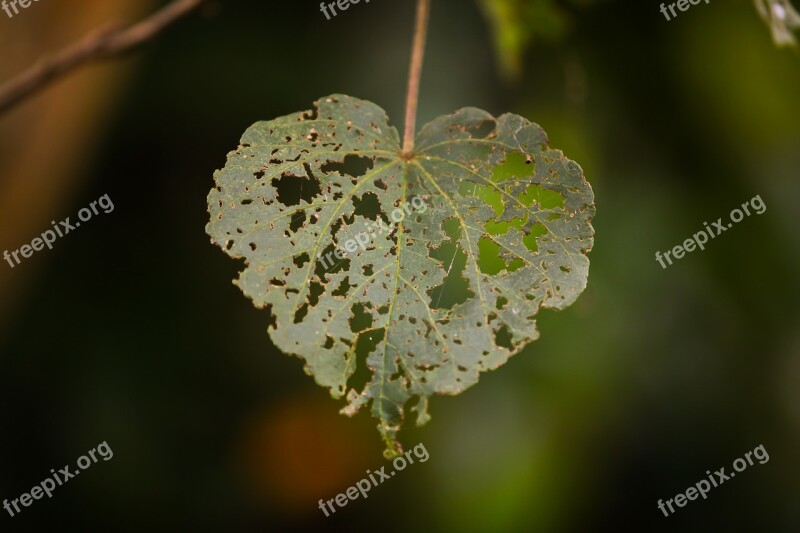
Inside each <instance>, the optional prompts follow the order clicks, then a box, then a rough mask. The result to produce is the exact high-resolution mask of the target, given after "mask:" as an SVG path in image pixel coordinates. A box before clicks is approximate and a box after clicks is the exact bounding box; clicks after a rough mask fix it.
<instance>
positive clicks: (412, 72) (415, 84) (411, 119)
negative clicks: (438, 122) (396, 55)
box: [403, 0, 431, 159]
mask: <svg viewBox="0 0 800 533" xmlns="http://www.w3.org/2000/svg"><path fill="white" fill-rule="evenodd" d="M430 11H431V1H430V0H418V1H417V22H416V27H415V28H414V44H413V49H412V52H411V66H410V67H409V70H408V92H407V93H406V124H405V126H406V129H405V134H404V136H403V157H404V158H406V159H410V158H411V157H413V155H414V135H415V134H416V124H417V102H418V101H419V81H420V77H421V76H422V59H423V57H424V56H425V38H426V36H427V33H428V18H429V15H430Z"/></svg>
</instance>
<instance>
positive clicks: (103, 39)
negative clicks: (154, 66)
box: [0, 0, 203, 114]
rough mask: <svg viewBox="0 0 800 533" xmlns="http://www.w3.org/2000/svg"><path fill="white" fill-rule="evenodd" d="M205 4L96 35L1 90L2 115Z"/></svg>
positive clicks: (191, 3)
mask: <svg viewBox="0 0 800 533" xmlns="http://www.w3.org/2000/svg"><path fill="white" fill-rule="evenodd" d="M202 4H203V0H175V1H174V2H172V3H171V4H169V5H167V6H166V7H165V8H163V9H162V10H161V11H158V12H156V13H154V14H153V15H151V16H150V17H149V18H146V19H145V20H143V21H141V22H139V23H138V24H135V25H133V26H131V27H130V28H128V29H125V30H122V29H119V28H118V27H117V26H116V25H112V26H107V27H105V28H102V29H100V30H97V31H94V32H92V33H90V34H88V35H86V37H84V38H83V39H81V40H80V41H78V42H76V43H74V44H72V45H70V46H68V47H67V48H64V49H63V50H61V51H59V52H57V53H55V54H53V55H52V56H50V57H46V58H43V59H41V60H39V61H38V62H37V63H36V64H35V65H33V66H32V67H30V68H29V69H28V70H26V71H25V72H23V73H21V74H19V75H18V76H16V77H15V78H13V79H11V80H10V81H8V82H6V83H4V84H3V85H2V86H0V114H2V113H5V112H6V111H8V110H9V109H10V108H11V107H13V106H14V105H16V104H18V103H19V102H21V101H23V100H24V99H26V98H28V97H30V96H32V95H33V94H35V93H37V92H38V91H40V90H42V89H43V88H44V87H46V86H47V85H49V84H50V83H52V82H53V81H55V80H57V79H58V78H60V77H62V76H64V75H66V74H68V73H69V72H71V71H72V70H74V69H76V68H78V67H80V66H82V65H83V64H85V63H90V62H92V61H99V60H103V59H109V58H112V57H114V56H117V55H121V54H124V53H125V52H128V51H130V50H132V49H134V48H136V47H137V46H139V45H141V44H143V43H145V42H147V41H149V40H151V39H153V38H154V37H155V36H156V35H158V34H159V33H161V32H162V31H163V30H165V29H166V28H168V27H169V26H171V25H172V24H173V23H175V22H176V21H178V20H180V19H181V18H183V17H185V16H186V15H188V14H190V13H192V12H193V11H195V10H196V9H198V8H199V7H200V6H201V5H202Z"/></svg>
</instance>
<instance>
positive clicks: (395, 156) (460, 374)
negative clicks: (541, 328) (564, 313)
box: [207, 95, 594, 455]
mask: <svg viewBox="0 0 800 533" xmlns="http://www.w3.org/2000/svg"><path fill="white" fill-rule="evenodd" d="M215 181H216V188H214V189H212V191H211V193H210V194H209V197H208V202H209V213H210V215H211V222H210V223H209V225H208V228H207V231H208V234H209V235H210V236H211V238H212V241H213V242H215V243H217V244H219V245H220V246H221V247H222V248H223V249H224V250H225V251H226V252H227V253H228V254H229V255H230V256H231V257H234V258H244V259H245V260H246V267H245V268H244V270H243V271H242V272H241V275H240V277H239V279H238V280H236V281H235V283H236V284H237V285H238V286H239V287H240V288H241V290H242V291H243V292H244V293H245V294H246V295H247V296H248V297H249V298H251V299H252V300H253V303H254V304H255V305H256V306H257V307H259V308H269V309H270V310H271V312H272V315H273V316H274V321H273V323H272V324H271V325H270V327H269V333H270V336H271V338H272V340H273V342H274V343H275V345H276V346H277V347H278V348H280V349H281V350H282V351H283V352H285V353H289V354H294V355H297V356H299V357H301V358H303V359H304V360H305V370H306V372H307V373H308V374H310V375H312V376H313V377H314V379H315V380H316V381H317V383H319V384H320V385H322V386H324V387H327V388H328V389H329V390H330V392H331V394H332V395H333V396H334V397H336V398H338V397H341V396H343V395H346V397H347V400H348V403H347V405H346V406H345V407H344V408H343V409H342V412H343V413H345V414H348V415H352V414H354V413H355V412H357V411H358V410H359V409H360V408H361V407H363V406H365V405H368V404H370V405H371V410H372V413H373V415H374V416H375V417H376V418H378V420H379V424H378V428H379V430H380V432H381V434H382V435H383V437H384V440H385V441H386V443H387V454H388V455H392V454H396V453H398V452H399V451H400V449H401V448H400V447H399V443H397V441H396V434H397V431H398V430H399V428H400V425H401V423H402V420H403V415H404V410H405V406H406V404H407V402H408V401H409V400H411V399H416V403H415V404H414V405H413V407H411V408H412V409H413V410H415V411H416V413H417V423H418V424H422V423H424V422H426V421H427V419H428V418H429V416H428V413H427V406H428V398H429V397H430V396H431V395H433V394H458V393H459V392H461V391H463V390H464V389H466V388H467V387H469V386H471V385H473V384H474V383H476V382H477V381H478V376H479V374H480V373H481V372H482V371H484V370H490V369H494V368H497V367H499V366H500V365H502V364H503V363H504V362H505V361H506V360H507V359H508V357H509V356H511V355H513V354H515V353H517V352H519V351H520V350H521V349H522V348H523V347H524V346H525V345H526V344H528V343H529V342H531V341H533V340H535V339H536V338H537V337H538V331H537V329H536V322H535V316H536V313H537V312H538V311H539V309H540V308H542V307H546V308H551V309H563V308H564V307H566V306H568V305H570V304H571V303H572V302H574V301H575V299H576V298H577V297H578V295H579V294H580V293H581V292H582V291H583V289H584V287H585V286H586V280H587V275H588V269H589V260H588V258H587V257H586V253H587V252H588V251H589V250H590V249H591V247H592V242H593V229H592V226H591V219H592V217H593V215H594V203H593V202H594V199H593V194H592V190H591V187H590V186H589V184H588V183H587V182H586V180H585V179H584V177H583V173H582V171H581V168H580V167H579V166H578V165H577V164H576V163H574V162H573V161H570V160H569V159H567V158H565V157H564V155H563V154H562V153H561V152H560V151H559V150H554V149H551V148H549V146H548V141H547V136H546V134H545V132H544V131H543V130H542V129H541V128H540V127H539V126H538V125H536V124H533V123H531V122H529V121H527V120H526V119H524V118H522V117H520V116H517V115H512V114H506V115H502V116H501V117H499V118H495V117H493V116H491V115H490V114H488V113H486V112H485V111H481V110H479V109H475V108H465V109H461V110H459V111H457V112H456V113H454V114H452V115H447V116H444V117H440V118H438V119H436V120H434V121H433V122H431V123H430V124H428V125H427V126H425V127H424V128H423V129H422V130H421V131H420V133H419V135H418V136H417V139H416V149H415V153H414V155H413V156H411V157H404V156H402V155H401V148H400V141H399V136H398V134H397V131H396V130H395V129H394V128H393V127H391V126H389V124H388V118H387V116H386V114H385V112H384V111H383V110H382V109H380V108H379V107H378V106H376V105H375V104H372V103H370V102H366V101H363V100H358V99H355V98H352V97H349V96H344V95H333V96H330V97H327V98H323V99H321V100H320V101H318V102H317V103H316V104H315V109H314V110H312V111H307V112H302V113H297V114H294V115H288V116H286V117H282V118H278V119H275V120H272V121H268V122H259V123H256V124H255V125H253V126H252V127H251V128H249V129H248V130H247V131H246V132H245V134H244V136H243V137H242V140H241V145H240V146H239V148H238V149H237V150H236V151H235V152H231V153H230V154H229V155H228V161H227V164H226V165H225V168H224V169H223V170H221V171H218V172H217V173H216V174H215ZM357 381H362V382H363V383H355V382H357Z"/></svg>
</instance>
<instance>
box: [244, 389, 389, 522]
mask: <svg viewBox="0 0 800 533" xmlns="http://www.w3.org/2000/svg"><path fill="white" fill-rule="evenodd" d="M357 427H358V426H356V425H354V423H353V420H351V419H348V418H346V417H343V416H342V415H340V414H338V412H337V410H336V406H335V404H334V403H333V402H330V401H328V402H322V401H319V400H315V399H312V398H295V399H290V400H288V401H286V402H282V403H281V404H280V405H279V407H278V408H275V407H273V408H270V409H268V410H266V411H264V412H262V413H259V414H257V415H256V416H254V417H253V418H252V419H251V420H250V421H249V423H248V424H247V425H246V426H245V428H244V438H243V441H242V446H241V447H242V448H243V453H242V454H241V462H243V465H242V466H243V468H244V469H245V474H246V477H247V478H248V481H250V482H251V483H252V485H253V486H254V490H255V491H256V493H257V494H256V496H257V499H258V500H264V499H266V501H265V503H268V504H269V505H270V506H275V507H283V508H284V510H288V511H290V512H304V513H305V512H309V513H310V512H313V511H314V510H316V505H317V504H316V502H317V501H318V500H319V499H320V498H325V499H327V498H331V497H333V496H335V495H336V494H338V493H340V492H342V491H344V490H345V489H346V488H347V487H349V486H350V485H353V484H354V483H355V482H356V481H358V480H359V479H361V478H362V477H363V476H364V473H365V471H366V470H367V469H368V468H369V464H374V463H375V461H376V460H379V459H380V455H379V454H376V453H375V451H374V450H368V449H367V448H366V446H365V442H366V441H365V440H364V438H365V436H364V435H363V434H362V433H361V432H360V431H358V430H357ZM376 449H377V448H376ZM370 454H371V455H370ZM370 460H371V461H372V462H371V463H370ZM286 508H288V509H286Z"/></svg>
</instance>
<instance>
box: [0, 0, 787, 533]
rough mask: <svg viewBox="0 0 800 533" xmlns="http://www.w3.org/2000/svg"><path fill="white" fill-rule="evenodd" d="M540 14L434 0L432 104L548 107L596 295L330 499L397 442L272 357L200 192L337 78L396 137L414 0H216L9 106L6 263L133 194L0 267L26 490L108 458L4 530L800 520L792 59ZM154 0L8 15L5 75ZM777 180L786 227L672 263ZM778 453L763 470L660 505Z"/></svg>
mask: <svg viewBox="0 0 800 533" xmlns="http://www.w3.org/2000/svg"><path fill="white" fill-rule="evenodd" d="M514 3H515V2H511V4H514ZM516 4H518V7H519V5H523V6H528V4H530V6H533V8H531V9H528V7H530V6H528V7H526V8H525V11H524V14H525V15H524V16H522V15H520V16H516V15H515V14H514V12H512V13H511V15H513V16H509V14H508V12H507V11H503V5H502V2H499V3H496V2H491V1H488V0H487V1H483V0H481V1H480V3H479V2H478V1H476V0H468V1H465V0H458V1H457V0H433V10H432V20H431V28H430V38H429V42H428V48H427V58H426V64H425V68H424V72H423V82H422V90H421V107H420V117H419V122H420V123H425V122H427V121H428V120H430V119H432V118H434V117H436V116H438V115H441V114H446V113H450V112H452V111H454V110H455V109H457V108H459V107H463V106H467V105H469V106H477V107H481V108H484V109H486V110H488V111H490V112H491V113H493V114H495V115H499V114H501V113H504V112H515V113H518V114H521V115H524V116H525V117H527V118H529V119H531V120H533V121H535V122H537V123H539V124H541V125H542V126H543V127H544V128H545V130H546V131H547V132H548V133H549V135H550V139H551V144H552V145H553V146H555V147H558V148H561V149H562V150H563V151H564V152H565V153H566V154H567V155H568V156H569V157H570V158H572V159H574V160H576V161H577V162H579V163H580V164H581V166H582V167H583V169H584V171H585V174H586V176H587V178H588V179H589V181H590V182H591V184H592V187H593V188H594V192H595V195H596V202H597V217H596V218H595V221H594V227H595V229H596V233H597V234H596V239H595V247H594V250H593V251H592V252H591V254H590V259H591V269H590V275H589V284H588V288H587V289H586V291H585V293H584V294H583V295H582V296H581V298H580V299H579V300H578V302H577V303H576V304H575V305H573V306H572V307H571V308H570V309H568V310H567V311H564V312H561V313H554V312H543V313H542V314H541V315H540V319H539V321H538V324H539V329H540V331H541V339H540V340H538V341H537V342H535V343H533V344H532V345H530V346H529V347H528V348H526V349H525V350H524V351H523V352H522V353H520V354H518V355H517V356H515V357H513V358H512V359H511V360H510V361H509V362H508V363H507V364H506V365H505V366H504V367H502V368H500V369H499V370H497V371H494V372H491V373H488V374H485V375H483V376H482V378H481V381H480V383H479V384H478V385H477V386H475V387H473V388H472V389H470V390H468V391H466V392H465V393H463V394H462V395H460V396H458V397H454V398H453V397H437V398H434V399H432V402H431V409H430V410H431V414H432V416H433V419H432V420H431V422H430V423H429V424H428V425H427V426H425V427H423V428H419V429H417V428H413V427H411V425H409V427H408V428H406V429H405V430H404V431H403V432H401V435H400V436H401V439H402V440H403V442H404V443H405V444H406V445H407V446H408V447H409V448H410V447H412V446H414V445H415V444H417V443H419V442H421V443H424V445H425V447H426V449H427V450H428V452H429V453H430V459H429V460H428V461H427V462H425V463H422V464H420V463H416V464H414V465H412V466H409V467H408V468H407V469H406V470H405V471H404V472H403V473H402V474H400V475H398V476H395V477H393V478H392V479H391V480H390V481H387V482H385V483H383V484H382V485H380V486H379V487H377V488H375V489H373V490H372V491H371V492H370V494H369V498H368V499H367V500H362V499H358V500H356V501H354V502H350V504H349V505H348V506H347V507H345V508H343V509H339V510H338V511H337V513H336V514H335V515H333V516H331V517H330V518H326V517H325V516H324V515H323V514H322V512H321V511H320V510H319V508H318V507H317V501H318V500H319V499H320V498H322V499H325V500H327V499H330V498H333V497H335V495H336V494H338V493H340V492H343V491H344V490H345V489H346V488H347V487H349V486H350V485H353V484H354V483H356V482H357V481H358V480H359V479H361V478H362V477H363V476H364V471H365V470H367V469H371V470H377V469H378V468H379V467H380V466H381V465H383V464H384V463H385V461H384V459H383V458H382V456H381V451H382V448H383V446H382V443H381V442H380V439H379V438H378V435H377V432H376V431H375V428H374V425H375V422H374V421H373V420H372V419H371V418H370V417H369V415H368V414H367V413H365V412H362V413H361V414H359V415H358V416H357V417H356V418H354V419H348V418H346V417H343V416H341V415H339V414H338V409H339V408H340V407H341V406H342V404H341V403H337V402H336V401H334V400H332V399H331V398H330V397H329V396H328V394H327V392H326V391H325V390H324V389H322V388H320V387H318V386H317V385H315V384H314V383H313V381H312V380H311V378H309V377H308V376H306V375H305V374H304V373H303V371H302V362H301V361H300V360H299V359H296V358H292V357H288V356H286V355H283V354H281V353H279V352H278V351H277V350H276V349H275V347H274V346H273V345H272V344H271V342H270V340H269V337H268V334H267V331H266V325H267V321H268V314H267V313H266V312H265V311H258V310H256V309H255V308H253V306H252V305H251V303H250V301H249V300H248V299H246V298H245V297H244V296H243V295H242V294H241V293H240V291H239V290H238V289H237V288H236V287H234V286H233V285H232V284H231V280H232V279H233V278H234V277H235V276H236V273H237V271H238V269H239V267H240V265H239V264H237V263H236V262H234V261H231V260H230V259H229V258H228V257H227V256H226V255H225V254H223V253H222V252H221V251H220V249H219V248H217V247H216V246H213V245H211V244H210V243H209V237H207V236H206V234H205V225H206V223H207V221H208V214H207V206H206V196H207V194H208V192H209V190H210V189H211V187H212V185H213V181H212V174H213V172H214V170H215V169H218V168H221V167H222V166H223V165H224V163H225V156H226V154H227V153H228V151H230V150H232V149H234V148H235V147H236V146H237V144H238V140H239V137H240V136H241V134H242V133H243V132H244V130H245V129H246V128H247V127H248V126H249V125H250V124H252V123H253V122H255V121H257V120H261V119H271V118H275V117H277V116H281V115H285V114H288V113H292V112H296V111H301V110H304V109H308V108H310V106H311V104H312V102H313V101H314V100H316V99H317V98H319V97H322V96H326V95H328V94H330V93H334V92H341V93H347V94H350V95H353V96H356V97H359V98H364V99H368V100H371V101H374V102H376V103H377V104H379V105H381V106H382V107H384V108H385V109H386V110H387V111H388V113H389V116H390V117H393V119H394V121H395V122H394V124H395V125H396V126H397V127H398V129H401V128H402V116H403V106H404V94H405V83H406V75H407V64H408V57H409V45H410V40H411V30H412V24H413V14H414V2H412V1H410V0H406V1H400V0H375V1H373V2H370V3H369V4H366V3H364V2H361V3H359V4H358V5H355V6H352V7H351V8H350V9H349V10H348V11H346V12H344V13H341V14H340V15H339V16H337V17H336V18H334V19H333V20H330V21H327V20H326V19H325V17H324V16H323V15H322V14H321V13H320V12H319V2H316V1H293V2H289V1H283V2H263V1H262V2H257V1H255V0H251V1H237V2H217V3H215V4H212V5H211V7H210V8H208V9H205V10H203V12H201V13H198V14H196V15H194V16H191V17H189V18H187V19H186V20H184V21H182V22H181V23H179V24H178V25H177V26H175V27H174V28H172V29H171V30H169V31H167V32H166V33H164V34H163V35H162V36H161V37H160V38H159V39H157V40H156V41H155V42H154V43H152V44H150V45H147V46H146V47H144V48H143V49H142V50H140V51H139V52H137V53H135V54H132V55H130V56H127V57H126V58H124V59H120V60H115V61H112V62H110V63H107V64H103V65H98V66H92V67H89V68H87V69H84V70H82V71H80V72H78V73H77V74H75V75H74V76H70V77H69V78H67V79H65V80H63V81H61V82H58V83H57V84H56V85H54V86H53V87H51V88H49V89H47V90H46V91H44V92H43V93H41V94H39V95H38V96H36V97H34V98H33V99H31V100H29V101H27V102H25V103H24V104H22V105H19V106H18V107H16V108H15V109H14V110H12V111H11V112H10V113H7V114H5V115H3V116H0V251H1V250H5V249H8V250H15V249H17V248H19V247H20V246H21V245H23V244H25V243H30V242H31V240H32V239H33V238H34V237H36V236H38V235H39V234H40V233H41V232H42V231H44V230H46V229H48V228H49V226H50V223H49V221H51V220H56V221H58V220H62V219H64V218H66V217H68V216H70V217H72V218H73V220H74V219H75V217H76V215H77V212H78V210H80V209H81V208H83V207H86V206H87V205H88V204H89V203H90V202H92V201H94V200H96V199H97V198H98V197H100V196H102V195H103V194H108V195H109V196H110V198H111V199H112V201H113V202H114V205H115V210H114V212H113V213H111V214H108V215H105V214H103V215H100V216H97V217H95V218H94V219H93V220H92V221H91V222H88V223H86V224H83V225H82V226H81V227H80V228H79V229H77V230H76V231H74V232H72V233H70V234H69V235H68V236H65V237H64V238H63V239H59V240H58V241H57V242H56V244H55V249H54V250H53V251H47V250H45V251H42V252H38V253H37V254H35V255H34V256H33V257H32V258H30V259H26V260H25V261H24V262H23V263H22V264H21V265H19V266H17V267H16V268H14V269H13V270H12V269H11V268H10V267H9V266H8V264H7V263H5V262H3V263H1V264H0V499H9V500H10V499H13V498H18V497H19V495H20V494H21V493H23V492H28V491H30V489H31V488H32V487H33V486H34V485H35V484H38V483H39V482H40V481H42V480H43V479H44V478H45V477H47V476H49V475H50V474H49V472H50V469H51V468H53V469H58V468H61V467H63V466H64V465H68V464H69V465H73V466H74V464H75V461H76V460H77V458H78V457H79V456H81V455H83V454H84V453H86V451H88V450H89V449H91V448H93V447H95V446H97V445H98V444H99V443H101V442H103V441H107V442H108V445H109V447H110V448H111V449H112V450H113V452H114V456H113V458H112V459H111V460H110V461H108V462H103V461H101V462H99V463H98V464H96V465H94V466H92V467H91V468H90V469H89V470H87V471H86V472H85V473H84V475H83V476H80V477H79V478H75V479H72V480H70V481H69V482H68V483H67V484H66V485H64V486H62V487H59V488H58V489H56V491H55V492H54V493H53V497H52V499H45V500H39V501H36V502H34V503H33V504H32V505H31V506H30V507H28V508H25V509H24V511H23V512H22V513H21V514H20V515H18V516H15V517H13V518H12V517H10V516H9V515H8V514H7V513H6V512H5V511H3V510H0V531H44V530H55V529H59V530H64V531H94V530H102V531H142V530H154V531H161V530H178V531H233V532H258V531H305V530H315V529H316V530H331V531H334V530H338V531H364V530H381V531H407V530H413V531H447V532H449V531H556V532H561V531H563V532H573V531H576V532H577V531H620V530H633V531H710V530H711V531H776V532H797V531H800V505H799V504H800V446H798V438H799V437H800V313H798V305H797V299H798V289H799V288H800V282H798V278H797V272H798V266H799V264H800V237H798V231H797V225H798V223H800V208H798V200H799V199H800V172H798V170H799V169H800V121H798V118H799V117H800V98H798V95H800V56H798V54H796V53H794V52H793V51H792V50H790V49H785V48H784V49H781V48H777V47H776V46H775V45H774V44H773V42H772V40H771V36H770V33H769V30H768V28H767V27H766V25H765V24H764V23H763V21H762V20H761V19H760V18H759V17H758V15H757V13H756V11H755V9H754V8H753V5H752V3H751V2H749V1H747V0H740V1H729V2H712V3H710V4H705V3H701V4H699V5H698V6H695V7H692V8H691V9H690V10H689V11H687V12H685V13H681V15H680V16H679V17H678V18H677V19H675V20H672V21H670V22H667V21H666V20H665V19H664V18H663V16H662V15H661V14H660V13H659V11H658V7H659V4H660V3H659V2H655V1H647V2H641V1H636V2H634V1H629V2H621V1H613V0H605V1H600V0H598V1H594V2H591V1H583V2H580V1H573V2H554V3H553V2H549V3H548V2H543V1H537V0H520V1H519V2H516ZM159 5H161V3H159V2H155V1H147V0H135V1H134V0H130V1H122V0H120V1H118V2H104V1H101V0H82V1H81V2H79V3H78V2H70V3H66V2H61V3H59V2H55V1H54V0H47V1H42V2H38V3H34V4H32V5H31V7H29V8H28V9H26V10H24V11H23V12H22V13H21V14H20V15H18V16H16V17H14V18H13V19H8V18H6V17H5V15H4V14H3V13H1V12H0V80H4V79H8V78H10V77H11V76H12V75H13V74H15V73H17V72H19V71H21V70H22V69H24V68H25V67H27V66H28V65H30V64H31V63H32V62H33V61H35V59H36V58H37V57H39V56H41V55H42V54H44V53H46V52H52V51H54V50H57V49H60V48H61V47H63V46H64V45H66V44H68V43H70V42H72V41H74V40H76V39H77V38H79V37H80V36H82V35H84V34H85V33H87V32H88V31H89V30H91V29H93V28H95V27H97V26H99V25H101V24H102V23H104V22H106V21H109V20H120V21H126V22H130V21H135V20H139V19H141V18H142V17H144V16H146V15H147V14H148V13H151V12H152V11H153V10H155V9H157V8H158V7H159ZM554 6H555V7H554ZM534 8H535V9H534ZM520 13H521V12H520ZM518 14H519V13H518ZM520 49H524V53H522V54H519V53H517V52H518V51H519V50H520ZM755 195H760V196H761V198H762V199H763V200H764V202H765V203H766V206H767V211H766V212H765V213H764V214H763V215H760V216H757V215H753V216H750V217H746V218H745V219H744V220H743V221H742V222H741V223H739V224H737V225H736V226H734V228H733V229H731V230H730V231H728V232H726V233H725V234H724V235H721V236H719V237H717V238H716V239H714V240H713V241H711V242H710V243H709V244H708V245H707V248H706V250H705V251H703V252H699V251H695V252H693V253H691V254H688V255H687V256H686V257H684V258H683V259H681V260H680V261H677V262H676V263H675V264H674V265H672V266H671V267H669V268H668V269H666V270H663V269H662V268H661V267H660V266H659V264H658V263H657V262H656V261H655V259H654V254H655V252H656V251H657V250H658V251H661V252H662V253H663V252H664V251H665V250H667V249H669V248H672V247H673V246H675V245H677V244H680V243H682V242H683V241H684V240H685V239H686V238H688V237H690V236H691V235H692V234H693V233H695V232H697V231H700V230H701V229H702V223H703V222H704V221H709V222H710V221H712V220H716V219H717V218H718V217H723V218H727V217H728V213H729V212H730V211H731V210H732V209H733V208H735V207H738V206H740V205H741V204H742V203H743V202H745V201H747V200H749V199H750V198H752V197H753V196H755ZM759 444H763V446H764V447H765V449H766V450H767V452H768V453H769V457H770V460H769V462H767V463H766V464H763V465H760V464H758V463H756V464H755V466H752V467H750V468H748V469H747V470H745V471H744V472H743V473H741V474H739V475H738V476H737V477H736V478H735V479H732V480H730V481H728V482H726V483H725V484H724V485H722V486H720V487H719V488H716V489H713V490H712V491H711V492H710V493H709V495H708V499H707V500H697V501H693V502H689V504H688V505H687V506H686V507H684V508H682V509H680V510H679V511H678V512H677V513H675V514H674V515H672V516H670V517H668V518H665V517H664V516H663V514H662V513H661V511H659V510H658V508H657V507H656V502H657V501H658V500H659V499H664V500H666V499H669V498H673V497H674V496H675V495H676V494H677V493H678V492H683V491H685V490H686V489H687V488H688V487H690V486H692V485H693V484H694V483H696V482H697V481H699V480H701V479H703V478H704V477H706V476H705V471H706V470H712V471H713V470H718V469H719V468H721V467H723V466H724V467H726V470H727V471H730V470H731V466H730V465H731V464H732V462H733V461H734V460H735V459H736V458H738V457H741V456H743V455H744V454H745V453H746V452H747V451H750V450H752V449H754V448H755V447H756V446H758V445H759Z"/></svg>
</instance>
